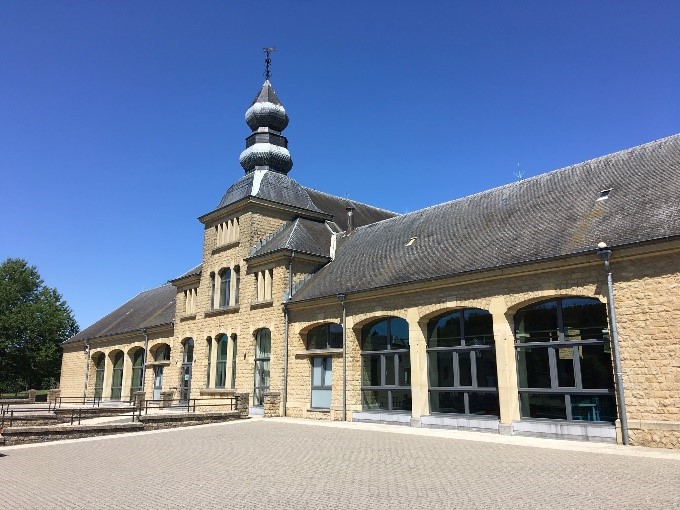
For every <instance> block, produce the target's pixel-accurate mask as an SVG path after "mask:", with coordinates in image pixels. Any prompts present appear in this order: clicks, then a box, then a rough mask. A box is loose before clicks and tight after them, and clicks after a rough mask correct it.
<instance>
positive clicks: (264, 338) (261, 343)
mask: <svg viewBox="0 0 680 510" xmlns="http://www.w3.org/2000/svg"><path fill="white" fill-rule="evenodd" d="M271 351H272V339H271V332H270V331H269V330H268V329H261V330H259V331H258V332H257V336H256V337H255V386H254V389H253V405H255V406H261V405H263V404H264V393H265V392H266V391H267V390H269V360H270V357H271Z"/></svg>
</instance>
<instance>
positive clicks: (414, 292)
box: [61, 206, 680, 447]
mask: <svg viewBox="0 0 680 510" xmlns="http://www.w3.org/2000/svg"><path fill="white" fill-rule="evenodd" d="M233 216H238V217H239V225H240V229H239V230H240V239H239V240H238V241H237V242H232V243H229V244H228V245H227V246H221V247H217V246H216V233H215V229H214V226H215V225H216V224H218V223H220V222H223V221H225V219H228V217H233ZM289 219H291V213H289V212H285V211H280V210H278V209H277V210H274V209H272V210H269V211H264V210H263V209H262V206H256V207H251V208H250V209H248V210H245V209H244V210H241V211H231V212H229V213H228V214H227V213H226V212H225V216H223V217H218V216H216V217H214V218H212V219H211V220H210V222H207V223H206V225H205V236H204V249H203V259H202V263H203V271H202V274H201V275H200V278H199V277H194V278H191V277H189V278H187V279H185V280H182V281H180V282H179V283H178V294H177V307H176V309H177V312H176V317H175V324H174V329H173V328H172V327H169V328H165V329H161V330H159V331H155V332H152V334H151V336H150V340H149V345H150V347H151V349H150V351H152V350H153V348H154V347H155V346H156V345H158V344H160V343H163V342H165V343H168V344H169V345H170V346H171V349H172V351H171V352H172V355H171V362H170V364H169V365H168V366H167V367H166V368H165V372H164V389H170V390H175V391H177V389H178V388H179V384H180V368H181V363H182V345H183V341H184V340H185V339H187V338H193V339H194V344H195V346H194V361H193V366H192V369H193V377H192V393H191V396H192V397H201V396H210V395H211V393H210V392H205V391H204V395H202V394H201V390H206V376H207V368H208V343H207V340H206V339H208V338H210V339H211V340H212V342H213V349H212V360H211V364H210V365H211V374H210V386H209V388H208V389H214V385H215V372H216V358H217V346H216V343H215V340H216V338H217V337H218V336H219V335H220V334H225V335H228V336H229V337H232V336H233V335H236V338H237V361H236V375H235V383H236V384H235V388H234V389H235V390H236V391H238V392H247V393H250V395H251V402H252V393H253V382H254V373H253V371H254V357H255V333H256V332H257V330H259V329H260V328H268V329H269V330H270V331H271V338H272V353H271V381H270V390H271V391H277V392H281V394H282V400H283V389H284V388H283V386H284V381H283V375H284V338H285V332H284V313H283V308H282V305H283V295H284V293H285V291H286V290H287V289H288V284H289V281H288V278H289V275H288V263H289V259H288V258H287V257H281V258H278V259H274V258H272V259H270V260H269V261H268V262H267V261H266V260H263V259H260V260H259V261H257V265H252V264H253V261H248V260H247V259H248V257H249V256H250V250H251V247H252V246H253V245H254V244H255V243H256V242H258V241H259V240H261V239H263V238H266V237H267V236H269V235H271V234H272V233H274V232H276V231H277V230H278V229H279V228H280V227H281V226H282V225H283V224H284V223H285V222H286V221H288V220H289ZM679 260H680V245H678V243H676V244H673V243H657V245H655V246H654V245H650V246H648V247H642V248H630V249H621V250H615V252H614V257H613V259H612V270H613V277H614V292H615V299H616V306H617V312H618V325H619V334H620V343H621V354H622V361H623V373H624V385H625V389H626V400H627V408H628V419H629V425H630V428H631V441H632V442H633V443H635V444H644V445H650V446H667V447H680V273H679V271H680V263H678V261H679ZM317 264H318V263H317V262H315V261H312V260H305V259H304V258H299V259H295V258H294V259H293V271H294V274H293V278H294V280H295V281H297V280H299V279H301V278H303V277H304V276H305V275H306V274H307V273H309V272H310V271H311V270H313V269H314V268H315V266H316V265H317ZM235 265H238V266H239V267H240V269H241V285H240V289H239V295H240V302H239V304H238V306H232V307H229V308H227V309H225V310H217V311H211V310H210V304H209V299H210V297H209V296H210V278H209V275H210V272H211V271H215V272H217V271H219V269H220V268H222V267H234V266H235ZM264 269H271V270H272V271H273V281H272V300H271V301H269V302H262V303H258V302H256V283H255V274H254V273H255V272H256V271H261V270H264ZM188 288H197V291H198V292H197V299H196V312H195V313H191V314H186V313H185V312H184V303H183V299H184V290H185V289H188ZM565 296H584V297H593V298H596V299H599V300H600V301H602V302H606V276H605V272H604V268H603V264H602V262H601V261H600V260H599V259H598V258H597V256H596V255H595V254H594V253H591V254H587V255H583V256H581V257H574V258H570V259H564V260H562V261H552V262H542V263H534V264H527V265H525V266H522V267H518V268H510V269H504V270H496V271H489V272H486V273H483V274H476V275H467V276H460V277H456V278H450V279H442V280H436V281H430V282H426V283H418V284H405V285H401V286H397V287H392V288H388V289H382V290H379V291H378V290H376V291H371V292H366V293H361V294H352V293H349V294H348V296H347V300H346V309H347V411H348V413H347V418H348V419H350V420H351V419H352V414H353V413H354V412H358V411H361V410H362V406H361V380H360V368H361V356H360V346H359V339H360V332H361V327H362V326H363V325H365V324H367V323H368V322H370V321H372V320H375V319H379V318H384V317H388V316H394V317H401V318H403V319H405V320H406V321H407V322H408V324H409V335H410V345H411V367H412V386H411V389H412V399H413V411H412V418H413V419H415V420H418V419H419V418H420V417H421V416H426V415H428V414H429V402H428V380H427V359H426V350H425V349H426V343H425V336H426V324H427V321H428V320H429V319H430V318H432V317H434V316H435V315H438V314H440V313H444V312H446V311H450V310H454V309H457V308H481V309H484V310H488V311H489V312H490V313H491V314H492V316H493V327H494V335H495V341H496V357H497V366H498V390H499V400H500V409H501V412H500V422H501V424H503V425H510V424H512V423H513V421H516V420H518V419H519V404H518V392H517V373H516V362H515V348H514V336H513V323H512V321H513V314H514V313H515V311H516V310H518V309H519V308H521V307H523V306H526V305H528V304H530V303H532V302H535V301H540V300H546V299H551V298H555V297H565ZM287 306H288V309H289V318H290V324H289V330H288V333H289V351H288V384H287V390H288V391H287V395H286V397H287V409H286V412H287V415H288V416H296V417H306V418H310V419H331V420H339V419H342V413H341V410H342V365H343V360H342V355H341V353H338V352H333V353H330V354H329V355H330V356H332V358H333V381H332V384H333V386H332V387H333V393H332V405H331V410H330V412H319V411H318V410H310V400H311V396H310V394H311V388H310V386H311V364H310V357H309V352H307V350H306V345H305V340H306V338H305V335H306V333H307V331H309V329H311V328H312V327H314V326H318V325H321V324H324V323H328V322H336V323H340V322H341V316H342V307H341V304H340V302H339V301H338V300H337V299H336V298H328V299H325V300H316V301H313V302H309V303H304V302H303V303H290V304H288V305H287ZM141 346H143V337H142V335H141V334H140V333H139V332H137V333H134V334H130V335H127V336H125V335H119V336H116V337H111V338H105V339H97V340H93V341H92V349H91V357H92V356H94V355H95V354H96V353H97V352H103V353H105V354H106V355H107V357H110V356H111V353H112V352H113V351H114V350H116V349H121V350H123V351H124V353H125V369H124V388H123V396H122V398H123V399H126V398H128V397H129V381H130V372H131V363H132V362H131V353H132V351H133V350H134V349H136V348H138V347H141ZM230 354H231V351H230ZM107 359H108V361H107V371H106V377H105V384H104V396H105V397H106V396H107V395H108V394H110V388H109V389H108V393H107V386H110V381H111V364H110V359H109V358H107ZM149 360H151V355H150V356H149ZM227 367H228V370H227V374H228V377H227V384H226V387H227V388H229V386H230V378H229V375H230V373H231V356H229V358H228V360H227ZM84 371H85V355H84V350H83V344H82V343H81V344H77V345H69V344H67V345H66V346H64V359H63V363H62V377H61V389H62V395H70V394H74V395H82V391H83V383H84V380H83V378H84ZM89 380H90V384H89V389H88V394H91V393H92V392H93V387H94V369H93V367H92V363H90V376H89ZM126 387H127V388H126ZM152 389H153V369H152V368H147V375H146V386H145V391H146V393H147V398H150V395H151V392H152ZM126 392H127V393H126ZM218 393H219V392H218ZM214 394H215V392H214V391H213V393H212V395H214ZM176 397H177V395H176Z"/></svg>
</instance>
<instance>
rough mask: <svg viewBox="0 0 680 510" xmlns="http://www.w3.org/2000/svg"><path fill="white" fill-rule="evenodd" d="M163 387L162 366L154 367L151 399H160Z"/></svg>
mask: <svg viewBox="0 0 680 510" xmlns="http://www.w3.org/2000/svg"><path fill="white" fill-rule="evenodd" d="M162 389H163V367H162V366H160V367H156V368H155V369H154V378H153V399H154V400H160V399H161V390H162Z"/></svg>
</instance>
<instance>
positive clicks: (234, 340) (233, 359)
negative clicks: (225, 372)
mask: <svg viewBox="0 0 680 510" xmlns="http://www.w3.org/2000/svg"><path fill="white" fill-rule="evenodd" d="M231 342H232V353H231V388H233V389H236V347H237V345H238V342H237V336H236V334H233V335H231Z"/></svg>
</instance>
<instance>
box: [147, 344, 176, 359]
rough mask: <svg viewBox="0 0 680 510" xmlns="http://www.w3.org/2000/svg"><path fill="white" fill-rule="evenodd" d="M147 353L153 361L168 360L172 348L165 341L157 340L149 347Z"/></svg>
mask: <svg viewBox="0 0 680 510" xmlns="http://www.w3.org/2000/svg"><path fill="white" fill-rule="evenodd" d="M149 354H150V356H151V359H153V361H170V357H171V354H172V350H171V348H170V345H169V344H168V343H167V342H159V343H156V344H153V345H152V346H151V347H150V348H149Z"/></svg>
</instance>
